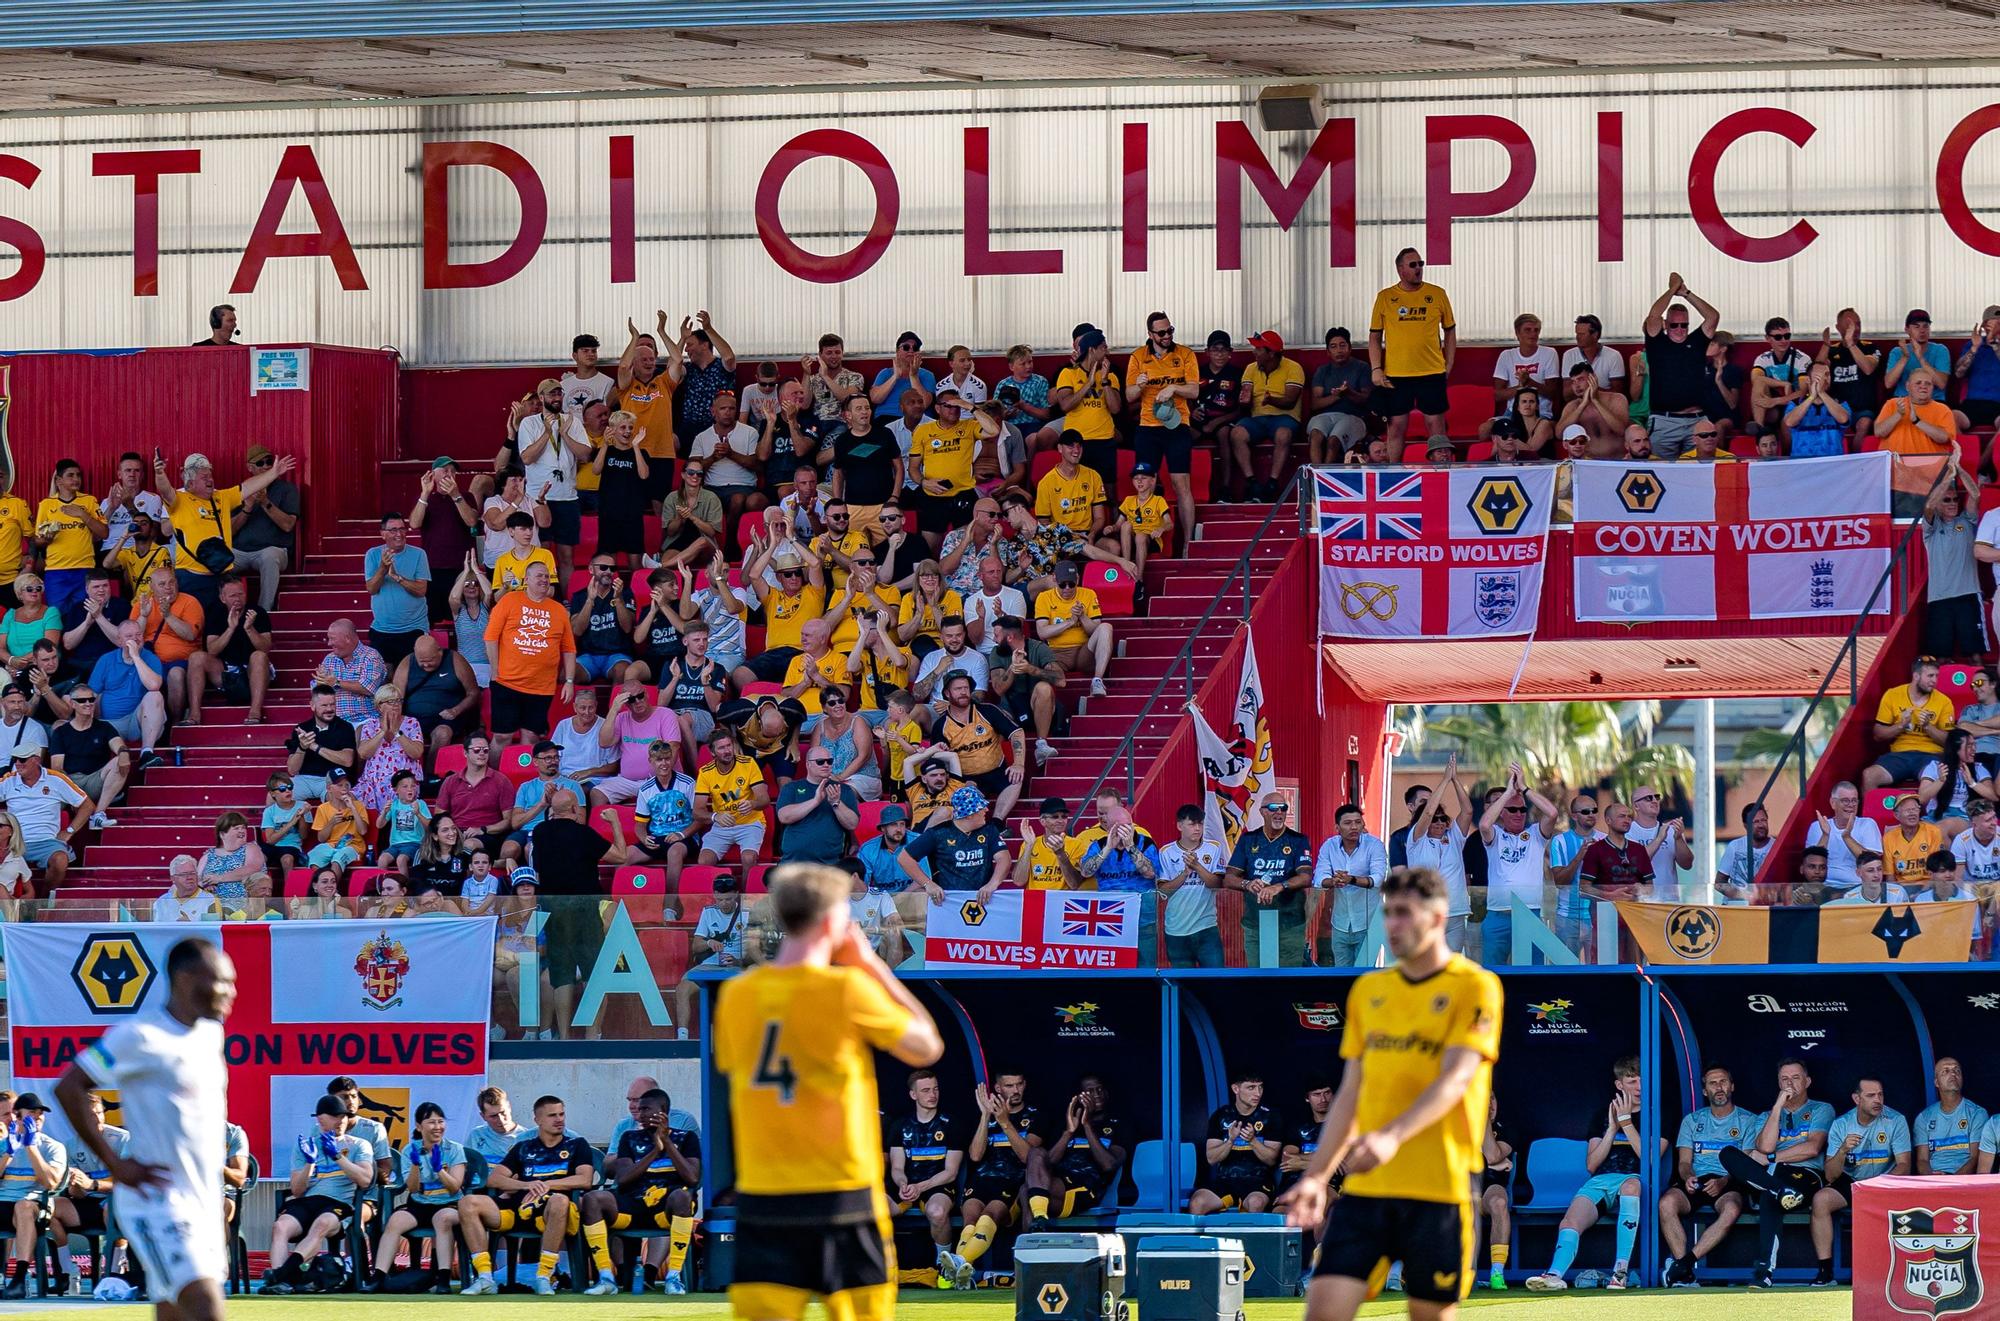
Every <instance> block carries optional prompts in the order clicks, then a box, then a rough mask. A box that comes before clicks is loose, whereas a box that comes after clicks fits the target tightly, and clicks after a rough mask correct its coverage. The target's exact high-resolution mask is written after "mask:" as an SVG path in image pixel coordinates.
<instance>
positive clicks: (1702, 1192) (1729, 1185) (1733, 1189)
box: [1681, 1175, 1757, 1212]
mask: <svg viewBox="0 0 2000 1321" xmlns="http://www.w3.org/2000/svg"><path fill="white" fill-rule="evenodd" d="M1702 1177H1703V1178H1704V1179H1706V1178H1708V1177H1710V1176H1707V1175H1704V1176H1702ZM1724 1178H1725V1179H1727V1182H1726V1183H1724V1185H1723V1188H1722V1191H1721V1192H1719V1193H1715V1194H1712V1195H1711V1194H1710V1193H1709V1191H1708V1190H1707V1189H1706V1188H1703V1187H1701V1186H1699V1185H1697V1186H1696V1188H1695V1190H1694V1191H1693V1192H1689V1191H1688V1190H1687V1188H1686V1187H1685V1186H1682V1188H1681V1196H1683V1197H1685V1198H1687V1199H1688V1206H1689V1207H1690V1208H1691V1210H1693V1211H1694V1212H1701V1211H1709V1210H1713V1209H1714V1207H1715V1204H1716V1203H1717V1202H1719V1201H1721V1200H1722V1199H1723V1198H1725V1197H1727V1196H1729V1194H1731V1193H1735V1194H1736V1195H1737V1196H1738V1197H1740V1198H1742V1199H1743V1200H1744V1201H1745V1202H1749V1201H1751V1200H1753V1199H1754V1198H1755V1197H1756V1196H1757V1190H1756V1189H1755V1188H1746V1187H1744V1186H1743V1185H1742V1184H1740V1183H1738V1182H1736V1180H1734V1179H1729V1178H1728V1176H1726V1175H1725V1176H1724Z"/></svg>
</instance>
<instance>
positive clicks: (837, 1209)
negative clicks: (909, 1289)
mask: <svg viewBox="0 0 2000 1321" xmlns="http://www.w3.org/2000/svg"><path fill="white" fill-rule="evenodd" d="M878 1196H879V1194H877V1193H876V1192H875V1191H874V1190H873V1189H856V1190H854V1191H851V1192H838V1193H797V1194H793V1195H790V1196H778V1197H771V1196H765V1197H753V1196H743V1195H739V1196H738V1197H737V1199H736V1274H735V1277H734V1279H733V1280H732V1281H731V1283H730V1294H731V1296H732V1298H735V1299H737V1300H738V1301H739V1302H751V1301H752V1300H755V1299H756V1298H757V1297H758V1295H759V1294H760V1293H762V1292H763V1291H765V1290H770V1291H772V1292H774V1293H778V1294H780V1295H796V1294H801V1293H803V1294H810V1295H816V1296H818V1297H821V1298H830V1297H832V1296H834V1295H836V1294H845V1293H848V1292H849V1291H850V1290H870V1291H873V1292H875V1293H878V1294H879V1293H880V1292H881V1291H884V1290H886V1291H889V1296H890V1299H891V1300H893V1297H894V1289H895V1279H896V1252H895V1246H894V1240H893V1238H892V1237H891V1236H890V1230H889V1223H888V1220H887V1218H886V1217H885V1216H883V1215H882V1213H881V1210H880V1208H879V1207H878V1205H877V1203H876V1198H877V1197H878ZM828 1310H829V1312H830V1313H832V1314H833V1315H840V1313H837V1312H832V1309H828ZM862 1310H863V1312H864V1314H866V1315H870V1316H873V1315H878V1314H879V1315H886V1314H887V1313H885V1312H880V1310H879V1306H878V1307H877V1308H873V1309H862ZM738 1313H739V1315H745V1314H747V1315H772V1314H775V1313H773V1312H771V1311H769V1310H766V1309H759V1308H756V1307H754V1306H753V1307H750V1308H748V1309H746V1308H743V1307H739V1308H738Z"/></svg>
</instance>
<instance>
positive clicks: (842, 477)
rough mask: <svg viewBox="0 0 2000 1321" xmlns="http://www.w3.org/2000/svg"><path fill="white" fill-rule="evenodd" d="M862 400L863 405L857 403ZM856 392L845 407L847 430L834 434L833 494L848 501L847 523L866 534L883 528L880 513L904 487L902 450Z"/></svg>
mask: <svg viewBox="0 0 2000 1321" xmlns="http://www.w3.org/2000/svg"><path fill="white" fill-rule="evenodd" d="M855 399H859V400H861V404H857V403H855V402H854V400H855ZM867 402H868V398H867V396H866V395H865V394H861V395H855V396H854V399H849V400H848V401H847V405H848V406H847V408H846V409H844V410H843V412H844V415H845V417H846V419H847V426H846V429H844V430H842V431H837V432H835V433H834V436H833V495H834V497H835V498H836V499H841V500H845V501H847V508H848V515H849V518H848V525H849V526H850V527H851V528H853V529H854V530H855V531H857V532H860V533H862V534H863V535H864V536H867V537H870V538H872V537H874V536H875V535H876V534H877V532H879V530H880V528H881V524H880V522H879V521H878V515H879V514H880V513H881V509H882V506H883V505H885V504H887V503H888V502H889V501H890V500H891V499H893V498H894V497H895V495H896V493H897V492H898V491H899V490H901V489H902V486H903V451H902V449H901V447H900V446H898V445H897V444H896V438H895V437H894V436H892V435H890V434H889V428H888V427H886V426H877V425H876V424H875V420H874V418H873V416H872V415H871V413H870V412H869V411H868V410H866V409H864V408H863V407H862V406H861V405H862V404H865V403H867Z"/></svg>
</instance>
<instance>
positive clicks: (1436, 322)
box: [1368, 248, 1458, 463]
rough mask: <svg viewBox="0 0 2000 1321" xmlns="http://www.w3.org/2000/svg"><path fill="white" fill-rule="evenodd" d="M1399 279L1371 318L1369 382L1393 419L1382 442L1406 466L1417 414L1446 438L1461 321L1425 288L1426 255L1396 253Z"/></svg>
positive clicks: (1441, 295)
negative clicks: (1407, 436) (1407, 440)
mask: <svg viewBox="0 0 2000 1321" xmlns="http://www.w3.org/2000/svg"><path fill="white" fill-rule="evenodd" d="M1396 275H1397V277H1398V278H1397V281H1396V283H1395V284H1392V285H1390V286H1389V287H1388V288H1387V289H1384V290H1383V291H1382V292H1381V293H1379V294H1376V295H1375V307H1374V310H1373V311H1371V312H1370V313H1369V314H1368V367H1369V379H1370V380H1372V381H1373V382H1374V383H1375V390H1376V394H1375V404H1376V407H1377V408H1378V409H1380V410H1381V413H1382V416H1384V417H1386V418H1387V419H1389V426H1388V429H1387V431H1386V432H1385V433H1384V437H1383V438H1384V439H1385V440H1386V441H1387V442H1388V446H1389V462H1391V463H1400V462H1402V459H1403V432H1404V430H1405V429H1406V428H1407V427H1408V426H1409V423H1410V410H1411V409H1412V408H1414V409H1418V410H1419V411H1421V412H1422V413H1423V415H1424V425H1425V427H1426V428H1428V429H1429V431H1430V434H1431V435H1433V436H1442V435H1443V434H1444V427H1445V416H1446V414H1448V413H1449V412H1450V411H1451V398H1450V395H1449V393H1448V391H1447V389H1446V385H1447V383H1448V381H1449V378H1450V376H1451V364H1452V359H1454V358H1456V357H1457V356H1458V318H1457V317H1456V316H1454V315H1453V314H1452V310H1451V299H1450V298H1448V297H1446V296H1445V292H1444V290H1442V289H1440V288H1438V287H1437V286H1436V285H1434V284H1426V283H1424V259H1423V255H1422V254H1421V253H1419V252H1418V251H1417V250H1416V249H1415V248H1404V249H1403V250H1402V251H1401V252H1399V253H1397V254H1396ZM1440 336H1442V341H1441V342H1440Z"/></svg>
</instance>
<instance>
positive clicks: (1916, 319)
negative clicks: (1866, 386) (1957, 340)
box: [1882, 307, 1951, 399]
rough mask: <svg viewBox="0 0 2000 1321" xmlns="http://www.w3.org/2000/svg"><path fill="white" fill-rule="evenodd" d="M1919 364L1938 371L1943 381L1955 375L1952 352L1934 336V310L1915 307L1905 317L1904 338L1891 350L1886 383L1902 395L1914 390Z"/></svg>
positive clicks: (1893, 393)
mask: <svg viewBox="0 0 2000 1321" xmlns="http://www.w3.org/2000/svg"><path fill="white" fill-rule="evenodd" d="M1918 366H1924V367H1929V368H1930V369H1931V370H1932V371H1934V372H1936V373H1937V377H1938V380H1939V382H1940V383H1942V382H1943V381H1945V380H1947V379H1948V378H1949V377H1950V376H1951V354H1950V353H1949V352H1948V351H1947V350H1946V349H1945V346H1944V345H1942V344H1939V343H1938V342H1936V341H1935V340H1933V339H1932V338H1931V314H1930V313H1929V312H1926V311H1924V309H1923V308H1921V307H1913V308H1911V309H1910V312H1909V315H1908V316H1905V317H1904V318H1903V339H1902V342H1901V343H1899V344H1898V345H1896V347H1895V348H1893V349H1890V350H1889V362H1888V365H1887V366H1885V367H1884V368H1883V369H1882V384H1884V385H1886V386H1888V387H1889V393H1890V394H1891V395H1892V396H1893V397H1895V398H1897V399H1901V398H1903V397H1904V396H1905V395H1907V394H1909V393H1910V372H1911V369H1912V368H1915V367H1918Z"/></svg>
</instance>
